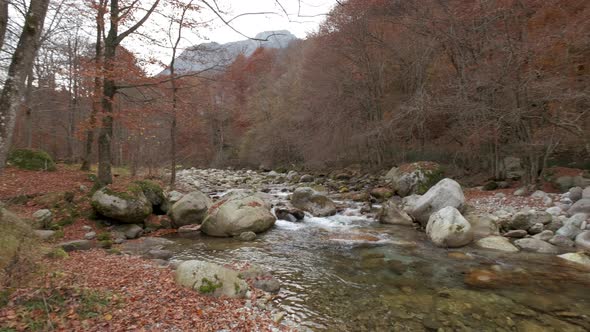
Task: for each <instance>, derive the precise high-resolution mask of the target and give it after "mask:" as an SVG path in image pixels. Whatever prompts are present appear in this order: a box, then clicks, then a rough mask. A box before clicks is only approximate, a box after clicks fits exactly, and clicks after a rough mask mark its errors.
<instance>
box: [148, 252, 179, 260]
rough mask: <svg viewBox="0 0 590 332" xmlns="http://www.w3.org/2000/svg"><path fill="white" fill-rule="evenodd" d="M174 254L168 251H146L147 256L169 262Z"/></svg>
mask: <svg viewBox="0 0 590 332" xmlns="http://www.w3.org/2000/svg"><path fill="white" fill-rule="evenodd" d="M173 255H174V254H173V253H172V251H170V250H164V249H152V250H150V251H148V256H149V257H151V258H155V259H162V260H169V259H170V258H172V256H173Z"/></svg>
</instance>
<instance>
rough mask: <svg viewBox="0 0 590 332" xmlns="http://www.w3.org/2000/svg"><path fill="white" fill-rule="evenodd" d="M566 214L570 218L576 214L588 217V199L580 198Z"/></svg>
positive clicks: (589, 200) (589, 210)
mask: <svg viewBox="0 0 590 332" xmlns="http://www.w3.org/2000/svg"><path fill="white" fill-rule="evenodd" d="M567 213H568V214H569V215H570V216H571V215H574V214H576V213H585V214H588V215H590V198H582V199H581V200H579V201H577V202H575V203H574V205H572V207H570V209H569V210H568V211H567Z"/></svg>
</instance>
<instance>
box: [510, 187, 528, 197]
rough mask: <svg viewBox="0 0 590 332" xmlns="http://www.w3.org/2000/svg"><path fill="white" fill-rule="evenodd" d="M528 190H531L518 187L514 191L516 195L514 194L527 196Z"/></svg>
mask: <svg viewBox="0 0 590 332" xmlns="http://www.w3.org/2000/svg"><path fill="white" fill-rule="evenodd" d="M528 192H529V191H528V189H527V188H526V187H522V188H518V189H516V190H515V191H514V192H513V193H512V195H514V196H526V195H527V193H528Z"/></svg>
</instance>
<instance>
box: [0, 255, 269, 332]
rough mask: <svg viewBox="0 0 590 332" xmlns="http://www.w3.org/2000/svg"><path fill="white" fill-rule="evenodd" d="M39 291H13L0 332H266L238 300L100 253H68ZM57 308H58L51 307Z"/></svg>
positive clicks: (259, 316) (261, 317) (134, 260)
mask: <svg viewBox="0 0 590 332" xmlns="http://www.w3.org/2000/svg"><path fill="white" fill-rule="evenodd" d="M46 263H48V264H49V266H50V267H51V268H52V269H53V270H54V271H53V272H50V273H47V274H46V275H45V277H44V281H43V280H39V283H40V284H44V285H45V287H46V288H36V289H32V288H31V289H20V290H17V291H15V292H14V293H13V294H12V295H11V296H10V298H9V302H8V305H6V306H4V307H3V308H1V309H0V322H2V323H0V330H1V329H2V328H13V329H16V330H27V329H29V330H30V329H33V328H35V327H36V328H38V329H39V328H40V329H41V330H44V329H45V328H43V327H46V328H47V329H51V328H53V329H55V330H58V331H80V330H84V331H130V330H133V331H218V330H220V329H227V330H230V331H269V330H270V327H272V326H275V325H274V323H273V322H272V320H271V319H270V317H269V314H268V313H265V312H260V311H256V310H257V309H246V308H245V307H244V301H243V300H235V299H216V298H211V297H206V296H202V295H200V294H198V293H197V292H195V291H193V290H190V289H186V288H182V287H181V286H179V285H177V284H176V283H175V282H174V277H173V271H172V270H171V269H170V268H164V267H159V266H157V265H156V264H155V263H153V262H151V261H147V260H144V259H142V258H139V257H134V256H116V255H108V254H107V253H105V252H104V251H102V250H91V251H87V252H73V253H71V255H70V257H69V258H67V259H65V260H61V261H59V262H46ZM56 301H59V303H55V302H56Z"/></svg>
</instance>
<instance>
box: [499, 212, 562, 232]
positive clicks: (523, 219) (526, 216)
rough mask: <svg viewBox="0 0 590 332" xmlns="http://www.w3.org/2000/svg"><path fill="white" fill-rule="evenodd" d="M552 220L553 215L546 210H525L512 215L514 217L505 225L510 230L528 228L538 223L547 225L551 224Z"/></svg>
mask: <svg viewBox="0 0 590 332" xmlns="http://www.w3.org/2000/svg"><path fill="white" fill-rule="evenodd" d="M552 220H553V217H552V216H551V215H550V214H549V213H547V212H545V211H523V212H518V213H516V214H515V215H514V216H512V219H510V220H508V221H507V222H506V224H505V225H504V226H505V228H506V229H508V230H512V229H524V230H528V229H529V228H531V227H533V226H534V225H535V224H537V223H540V224H543V225H546V224H549V223H550V222H551V221H552Z"/></svg>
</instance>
